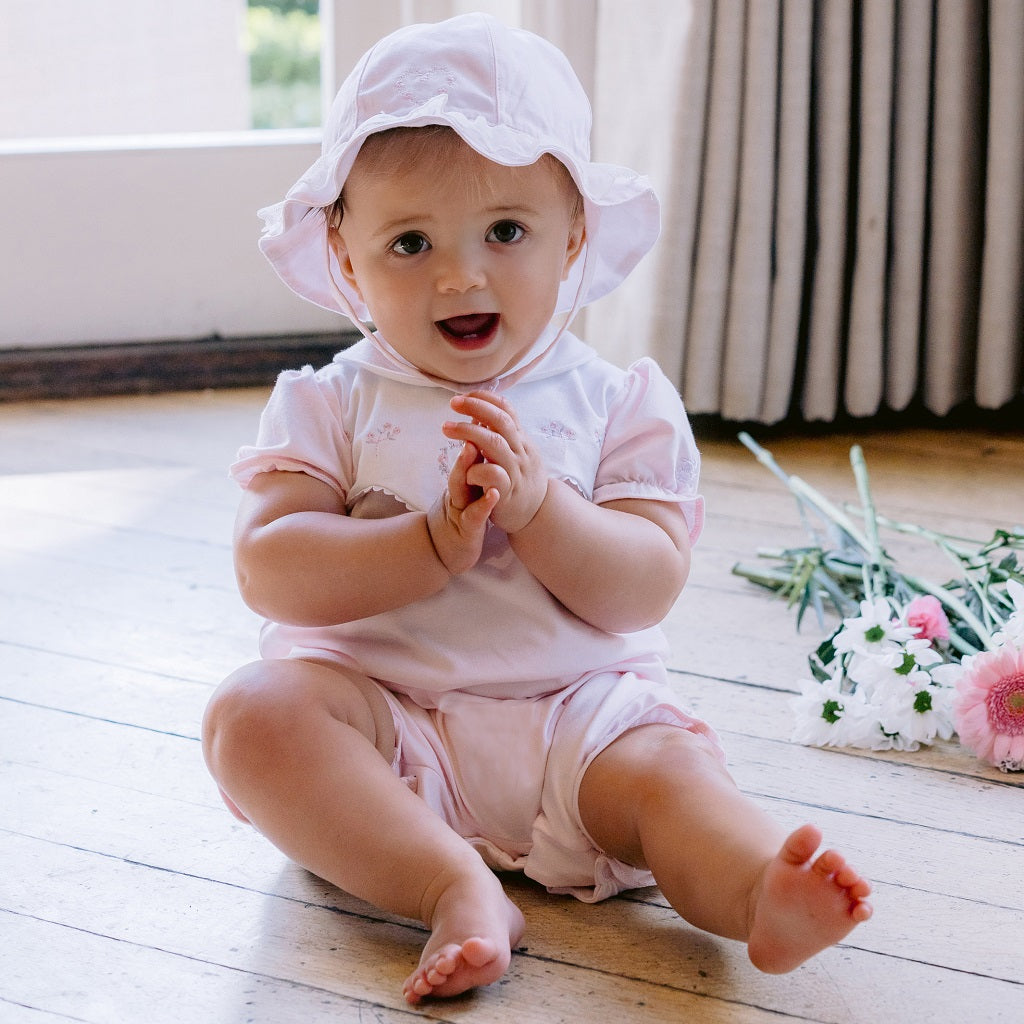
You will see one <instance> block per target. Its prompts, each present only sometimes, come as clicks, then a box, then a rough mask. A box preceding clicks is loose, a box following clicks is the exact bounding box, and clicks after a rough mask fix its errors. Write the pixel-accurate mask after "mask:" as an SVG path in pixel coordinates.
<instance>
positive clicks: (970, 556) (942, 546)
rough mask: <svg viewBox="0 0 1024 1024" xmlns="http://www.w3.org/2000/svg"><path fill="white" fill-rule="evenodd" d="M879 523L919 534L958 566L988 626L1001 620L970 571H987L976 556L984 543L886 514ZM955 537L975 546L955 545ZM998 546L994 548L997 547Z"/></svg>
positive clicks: (988, 565)
mask: <svg viewBox="0 0 1024 1024" xmlns="http://www.w3.org/2000/svg"><path fill="white" fill-rule="evenodd" d="M878 522H879V523H880V524H881V525H883V526H884V527H885V528H886V529H889V530H894V531H897V532H899V533H903V534H906V535H908V536H914V537H920V538H921V539H923V540H928V541H931V543H932V544H934V545H935V546H936V547H937V548H938V549H939V550H940V551H941V552H942V553H943V554H944V555H946V557H947V558H949V560H950V561H951V562H952V563H953V564H954V565H955V566H956V567H957V569H958V570H959V571H960V572H961V573H962V574H963V580H964V582H965V583H966V584H967V585H968V586H969V587H970V588H971V589H972V590H973V591H974V593H975V594H976V595H977V597H978V600H979V602H980V603H981V606H982V608H983V609H984V611H985V614H986V615H987V617H988V625H990V626H996V627H998V625H999V624H1000V623H1001V621H1002V617H1001V616H1000V614H999V612H998V611H997V610H996V609H995V607H994V606H993V604H992V601H991V600H990V594H989V591H988V588H987V587H986V586H985V585H984V583H982V582H979V581H978V580H977V579H976V578H975V577H974V576H973V575H972V573H973V572H976V571H978V570H986V571H987V570H990V569H991V565H990V563H989V561H988V559H987V558H984V557H983V558H982V562H981V564H978V563H977V562H976V559H977V558H978V557H979V554H980V551H981V549H982V548H983V547H984V545H982V544H981V542H980V541H967V540H966V538H960V537H957V538H953V537H949V536H948V535H947V534H944V533H939V532H938V531H937V530H929V529H928V528H927V527H924V526H914V525H912V524H908V523H897V522H896V521H895V520H892V519H887V518H886V517H885V516H879V517H878ZM955 540H963V541H965V543H970V544H973V545H974V548H975V551H974V552H971V551H969V550H967V549H965V548H960V547H958V546H957V545H956V544H955V543H953V542H954V541H955ZM1001 546H1002V545H999V546H998V547H997V548H995V550H999V547H1001ZM972 628H973V629H974V631H975V632H976V633H978V636H979V637H980V636H982V635H983V634H982V633H980V632H978V630H977V629H976V628H975V627H974V626H973V625H972Z"/></svg>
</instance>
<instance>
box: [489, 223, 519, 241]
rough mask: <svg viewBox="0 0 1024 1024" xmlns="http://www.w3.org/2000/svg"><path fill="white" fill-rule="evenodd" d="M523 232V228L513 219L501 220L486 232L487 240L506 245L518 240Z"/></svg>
mask: <svg viewBox="0 0 1024 1024" xmlns="http://www.w3.org/2000/svg"><path fill="white" fill-rule="evenodd" d="M525 234H526V232H525V231H524V230H523V228H522V227H521V226H520V225H519V224H517V223H516V222H515V221H514V220H501V221H498V223H497V224H495V225H494V227H493V228H491V230H490V231H488V232H487V241H488V242H501V243H502V244H504V245H507V244H508V243H509V242H518V241H519V239H520V238H522V237H523V235H525Z"/></svg>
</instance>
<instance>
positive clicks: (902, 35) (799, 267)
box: [585, 0, 1024, 423]
mask: <svg viewBox="0 0 1024 1024" xmlns="http://www.w3.org/2000/svg"><path fill="white" fill-rule="evenodd" d="M594 68H595V70H594V76H595V80H594V83H593V89H594V99H595V117H596V128H595V134H596V152H597V154H598V156H599V157H602V158H605V159H609V160H612V161H614V162H624V163H629V164H630V165H631V166H635V167H639V168H643V169H646V170H648V171H649V173H650V174H651V177H652V179H653V180H654V182H655V185H656V187H657V188H658V190H659V193H660V194H661V196H662V200H663V205H664V231H663V237H662V240H661V242H660V243H659V247H658V249H657V250H656V252H655V253H654V254H652V256H650V257H649V258H648V260H647V261H645V263H644V264H643V265H642V266H641V268H640V270H639V271H638V272H637V274H636V275H635V278H634V279H633V280H631V281H630V282H629V283H628V284H627V285H626V286H625V287H624V288H623V289H622V290H621V291H620V292H619V293H617V294H616V295H614V296H611V297H609V298H607V299H604V300H602V302H601V303H600V304H598V305H597V306H595V307H594V309H593V310H591V311H589V312H588V314H587V317H586V321H585V329H586V334H587V337H588V339H589V340H590V341H591V342H592V343H594V344H596V345H597V347H598V348H599V349H601V350H602V351H603V352H604V353H605V354H606V355H608V356H609V357H611V358H613V359H616V360H617V361H619V362H627V361H629V360H630V359H631V358H635V357H636V356H639V355H642V354H651V355H653V356H655V358H657V359H658V360H659V361H660V362H661V364H662V365H663V366H664V368H665V369H666V370H667V371H668V372H669V373H670V374H674V375H675V377H676V379H677V380H678V383H679V387H680V390H681V392H682V394H683V398H684V400H685V402H686V404H687V407H688V408H689V410H690V411H691V412H694V413H705V412H706V413H718V414H720V415H722V416H723V417H725V418H728V419H732V420H751V421H757V422H762V423H772V422H776V421H778V420H780V419H782V418H784V417H786V416H789V415H797V416H800V417H803V418H804V419H806V420H826V421H827V420H833V419H835V418H836V417H837V416H838V415H840V414H843V413H847V414H850V415H853V416H857V417H864V416H870V415H872V414H874V413H876V412H878V411H879V410H881V409H884V408H888V409H893V410H902V409H905V408H907V407H908V406H911V405H918V406H921V407H923V408H926V409H928V410H930V411H931V412H934V413H937V414H940V415H943V414H946V413H948V412H949V411H950V410H951V409H953V408H954V407H956V406H958V405H959V404H960V403H963V402H971V403H975V404H976V405H978V406H980V407H982V408H999V407H1001V406H1003V405H1005V404H1006V403H1007V402H1009V401H1011V400H1012V399H1013V398H1015V397H1017V396H1019V395H1020V394H1021V393H1022V391H1024V359H1022V347H1024V201H1022V197H1024V2H1021V0H717V2H713V0H691V2H690V3H681V2H680V0H673V2H668V0H650V2H649V3H646V4H641V5H635V6H634V5H632V4H617V3H612V4H608V5H604V4H599V5H597V17H596V59H595V62H594Z"/></svg>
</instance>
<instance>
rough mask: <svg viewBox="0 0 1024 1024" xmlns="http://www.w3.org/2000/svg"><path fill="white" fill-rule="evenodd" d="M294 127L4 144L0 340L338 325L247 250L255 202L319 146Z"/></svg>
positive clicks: (253, 236)
mask: <svg viewBox="0 0 1024 1024" xmlns="http://www.w3.org/2000/svg"><path fill="white" fill-rule="evenodd" d="M289 134H290V133H289ZM295 134H296V135H297V136H298V139H297V140H296V139H295V137H294V136H292V137H291V139H290V141H288V142H287V144H283V143H282V141H281V138H280V135H279V134H278V133H245V134H242V135H239V136H235V137H228V138H223V137H218V136H213V137H210V136H198V137H191V138H188V139H175V138H173V137H171V138H167V137H163V138H160V141H159V142H156V143H154V142H152V141H148V140H142V139H139V140H126V141H127V142H128V143H131V144H132V145H131V148H124V149H119V148H97V147H81V148H78V149H62V150H58V151H54V152H45V151H42V152H41V151H39V150H38V149H30V150H26V151H25V152H23V153H17V152H13V151H12V150H11V148H10V147H8V151H7V153H6V155H3V153H2V152H0V195H2V196H3V197H4V205H5V207H6V209H5V213H4V227H3V231H2V232H0V245H2V246H3V259H2V262H3V273H0V347H6V348H12V347H15V348H16V347H21V346H43V345H59V344H82V343H89V342H106V341H140V340H146V341H148V340H159V339H168V338H190V337H205V336H209V335H211V334H214V333H219V334H222V335H224V336H232V335H235V336H245V335H261V334H278V333H297V332H304V331H325V330H334V329H337V328H338V327H340V326H342V324H343V322H342V321H341V319H340V318H339V317H337V316H332V315H331V314H329V313H327V312H326V311H323V310H319V309H317V308H316V307H315V306H312V305H310V304H309V303H307V302H303V301H302V300H300V299H298V298H297V297H295V296H293V295H292V293H291V292H290V291H288V289H286V288H285V286H284V285H283V284H281V283H280V282H279V281H278V279H277V277H276V275H275V274H274V272H273V271H272V270H271V269H270V265H269V264H268V263H267V262H266V260H264V258H263V257H262V256H261V255H260V253H259V252H258V250H257V248H256V241H257V239H258V237H259V230H260V222H259V220H258V218H257V217H256V210H257V209H258V208H259V207H261V206H265V205H267V204H268V203H272V202H276V201H277V200H278V199H280V198H281V196H283V195H284V192H285V191H286V189H287V188H288V186H289V185H291V183H292V182H293V181H294V180H295V178H296V177H297V176H298V175H299V173H300V172H301V171H302V170H304V169H305V168H306V167H307V166H308V165H309V164H310V163H311V162H312V161H313V160H314V159H315V158H316V156H317V155H318V153H319V150H320V147H319V140H318V133H316V132H305V133H295ZM345 323H347V321H346V322H345Z"/></svg>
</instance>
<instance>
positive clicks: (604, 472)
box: [593, 358, 704, 543]
mask: <svg viewBox="0 0 1024 1024" xmlns="http://www.w3.org/2000/svg"><path fill="white" fill-rule="evenodd" d="M699 478H700V453H699V452H698V451H697V445H696V442H695V441H694V438H693V431H692V429H691V428H690V422H689V420H688V419H687V417H686V410H685V409H684V408H683V403H682V400H681V399H680V397H679V393H678V391H676V389H675V387H674V386H673V385H672V383H671V382H670V381H669V379H668V378H667V377H666V376H665V375H664V373H662V371H661V369H660V368H659V366H658V365H657V363H655V362H654V360H653V359H648V358H644V359H640V360H638V361H637V362H635V363H634V364H633V365H632V366H630V367H629V369H628V370H627V371H626V382H625V384H624V386H623V389H622V391H621V393H620V396H619V399H618V401H617V402H616V404H615V405H614V406H613V408H612V409H611V410H610V412H609V417H608V426H607V429H606V432H605V438H604V444H603V446H602V449H601V463H600V466H599V467H598V470H597V478H596V480H595V483H594V499H593V500H594V501H595V502H596V503H598V504H603V503H604V502H608V501H616V500H619V499H622V498H643V499H648V500H652V501H668V502H673V503H676V504H678V505H679V507H680V508H681V509H682V510H683V514H684V515H685V516H686V523H687V526H688V528H689V532H690V541H691V543H693V542H696V540H697V538H698V537H699V536H700V533H701V530H702V529H703V526H704V499H703V497H702V496H701V495H700V494H699V493H698V491H697V486H698V481H699Z"/></svg>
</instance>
